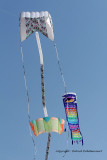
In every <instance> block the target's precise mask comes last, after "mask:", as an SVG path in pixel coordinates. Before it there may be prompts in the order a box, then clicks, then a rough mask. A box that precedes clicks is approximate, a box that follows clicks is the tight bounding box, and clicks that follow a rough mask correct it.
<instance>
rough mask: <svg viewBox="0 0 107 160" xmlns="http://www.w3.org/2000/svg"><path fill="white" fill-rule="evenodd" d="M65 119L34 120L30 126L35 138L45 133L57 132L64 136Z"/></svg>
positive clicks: (45, 118)
mask: <svg viewBox="0 0 107 160" xmlns="http://www.w3.org/2000/svg"><path fill="white" fill-rule="evenodd" d="M64 123H65V121H64V119H62V118H55V117H44V118H39V119H37V120H32V121H31V122H30V126H31V128H32V131H33V133H34V135H35V136H38V135H39V134H42V133H45V132H48V133H50V132H57V133H59V134H62V132H63V128H64Z"/></svg>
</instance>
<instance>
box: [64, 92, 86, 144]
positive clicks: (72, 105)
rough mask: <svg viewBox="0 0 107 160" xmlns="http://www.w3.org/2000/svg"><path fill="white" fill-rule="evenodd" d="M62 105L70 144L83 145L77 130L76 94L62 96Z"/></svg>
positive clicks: (78, 129)
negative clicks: (69, 134)
mask: <svg viewBox="0 0 107 160" xmlns="http://www.w3.org/2000/svg"><path fill="white" fill-rule="evenodd" d="M63 103H64V107H65V113H66V119H67V121H68V126H69V129H70V131H71V139H72V144H73V143H75V142H77V143H78V142H82V145H83V137H82V134H81V132H80V128H79V117H78V111H77V97H76V93H67V94H65V95H63Z"/></svg>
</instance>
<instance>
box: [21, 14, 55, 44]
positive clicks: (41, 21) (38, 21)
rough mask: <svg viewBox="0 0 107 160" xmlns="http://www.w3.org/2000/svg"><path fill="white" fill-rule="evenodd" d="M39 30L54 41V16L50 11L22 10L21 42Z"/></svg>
mask: <svg viewBox="0 0 107 160" xmlns="http://www.w3.org/2000/svg"><path fill="white" fill-rule="evenodd" d="M38 31H39V32H41V33H42V34H43V35H45V36H46V37H47V38H49V39H50V40H52V41H54V33H53V24H52V18H51V15H50V14H49V12H47V11H42V12H22V13H21V15H20V37H21V42H23V41H24V40H25V39H27V38H28V37H29V36H30V35H31V34H32V33H33V32H38Z"/></svg>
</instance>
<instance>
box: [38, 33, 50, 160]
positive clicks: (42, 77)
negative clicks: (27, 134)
mask: <svg viewBox="0 0 107 160" xmlns="http://www.w3.org/2000/svg"><path fill="white" fill-rule="evenodd" d="M35 36H36V41H37V45H38V50H39V56H40V64H41V86H42V104H43V111H44V116H45V117H48V113H47V108H46V104H45V87H44V68H43V53H42V48H41V43H40V38H39V33H38V32H35ZM50 140H51V133H48V142H47V149H46V156H45V160H48V155H49V147H50Z"/></svg>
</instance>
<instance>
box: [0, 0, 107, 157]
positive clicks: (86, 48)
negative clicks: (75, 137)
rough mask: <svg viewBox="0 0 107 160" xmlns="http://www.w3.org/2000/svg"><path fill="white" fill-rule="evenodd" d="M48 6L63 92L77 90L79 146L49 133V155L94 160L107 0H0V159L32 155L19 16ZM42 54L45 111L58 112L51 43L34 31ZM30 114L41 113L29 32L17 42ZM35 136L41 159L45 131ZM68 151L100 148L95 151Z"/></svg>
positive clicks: (99, 139)
mask: <svg viewBox="0 0 107 160" xmlns="http://www.w3.org/2000/svg"><path fill="white" fill-rule="evenodd" d="M46 10H47V11H49V12H50V14H51V16H52V19H53V27H54V34H55V42H56V44H57V48H58V52H59V57H60V63H61V67H62V70H63V74H64V77H65V81H66V84H67V91H68V92H75V93H77V97H78V101H77V102H78V114H79V122H80V129H81V132H82V134H83V138H84V146H81V144H79V145H76V144H75V145H73V146H72V144H71V139H70V137H69V149H70V150H71V152H70V153H67V154H66V156H65V157H64V158H63V157H62V156H63V154H58V153H56V152H55V151H56V150H59V149H66V144H67V134H66V133H63V135H62V136H60V135H58V134H56V133H52V139H51V145H50V154H49V159H51V160H54V159H56V160H60V159H64V160H68V159H70V160H71V159H73V160H77V159H78V160H86V159H87V160H90V159H91V160H94V159H97V160H100V159H104V160H105V159H106V158H105V157H107V152H106V148H107V144H106V133H107V126H106V122H107V118H106V115H107V107H106V103H107V102H106V99H107V98H106V96H107V74H106V72H107V70H106V68H107V1H106V0H76V1H74V0H67V1H61V0H57V1H56V0H54V1H49V0H46V1H43V0H39V1H36V0H32V1H25V0H21V1H13V0H10V1H7V0H4V1H2V2H1V4H0V17H1V29H0V44H1V45H0V109H1V111H0V126H1V129H0V159H4V160H19V159H20V160H23V159H26V160H29V159H33V154H34V147H33V143H32V140H31V137H30V133H29V124H28V117H27V97H26V92H25V87H24V78H23V69H22V62H21V51H20V29H19V16H20V13H21V12H22V11H46ZM40 38H41V44H42V49H43V54H44V72H45V95H46V106H47V110H48V114H49V116H55V117H62V118H64V119H65V112H64V107H63V103H62V95H63V94H64V87H63V83H62V79H61V76H60V72H59V68H58V65H57V59H56V53H55V48H54V46H53V43H52V42H51V41H50V40H49V39H47V38H46V37H44V36H43V35H42V34H40ZM23 53H24V61H25V67H26V76H27V85H28V89H29V94H30V115H31V119H37V118H39V117H43V116H44V115H43V109H42V101H41V80H40V60H39V54H38V49H37V44H36V39H35V36H34V34H33V35H32V36H30V37H29V38H28V39H27V40H26V41H24V42H23ZM34 138H35V143H36V147H37V154H36V159H39V160H42V159H45V151H46V144H47V134H42V135H40V136H38V137H34ZM72 150H102V152H100V153H97V152H95V153H90V152H89V153H87V152H86V153H84V152H81V153H79V152H76V153H74V152H72Z"/></svg>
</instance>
